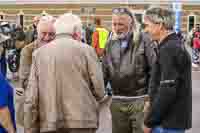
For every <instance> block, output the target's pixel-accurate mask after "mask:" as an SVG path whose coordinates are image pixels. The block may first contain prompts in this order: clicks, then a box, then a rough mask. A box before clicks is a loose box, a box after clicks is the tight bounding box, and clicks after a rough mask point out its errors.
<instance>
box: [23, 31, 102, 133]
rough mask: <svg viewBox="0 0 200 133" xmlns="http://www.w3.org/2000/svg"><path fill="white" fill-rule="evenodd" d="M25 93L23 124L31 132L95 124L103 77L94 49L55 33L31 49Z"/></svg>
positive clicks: (86, 126)
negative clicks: (51, 37) (50, 39)
mask: <svg viewBox="0 0 200 133" xmlns="http://www.w3.org/2000/svg"><path fill="white" fill-rule="evenodd" d="M25 97H26V98H25V116H24V117H25V118H24V126H25V129H30V131H31V133H38V131H37V130H38V129H40V132H47V131H55V130H56V129H57V128H97V127H98V113H99V101H100V100H101V99H102V98H103V97H104V81H103V74H102V69H101V65H100V63H99V62H98V58H97V55H96V54H95V51H94V49H93V48H92V47H90V46H88V45H86V44H83V43H81V42H78V41H75V40H73V39H72V38H71V37H69V36H67V35H65V34H62V35H58V36H57V38H56V39H55V40H54V41H52V42H51V43H50V44H47V45H45V46H43V47H41V48H40V49H38V50H37V51H35V52H34V56H33V65H32V68H31V74H30V78H29V84H28V87H27V90H26V91H25ZM37 124H38V125H37Z"/></svg>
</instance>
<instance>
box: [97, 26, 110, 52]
mask: <svg viewBox="0 0 200 133" xmlns="http://www.w3.org/2000/svg"><path fill="white" fill-rule="evenodd" d="M96 30H97V31H98V33H99V48H102V49H104V48H105V47H106V41H107V39H108V35H109V31H107V30H106V29H105V28H96Z"/></svg>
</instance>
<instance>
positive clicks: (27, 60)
mask: <svg viewBox="0 0 200 133" xmlns="http://www.w3.org/2000/svg"><path fill="white" fill-rule="evenodd" d="M37 47H38V45H37V42H36V41H34V42H32V43H30V44H28V45H27V46H25V47H24V48H23V49H22V51H21V57H20V69H19V77H20V82H21V86H22V88H24V89H25V88H26V86H27V80H28V77H29V74H30V69H31V64H32V53H33V51H34V50H35V49H36V48H37Z"/></svg>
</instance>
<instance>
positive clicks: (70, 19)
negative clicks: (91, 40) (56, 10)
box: [55, 13, 82, 34]
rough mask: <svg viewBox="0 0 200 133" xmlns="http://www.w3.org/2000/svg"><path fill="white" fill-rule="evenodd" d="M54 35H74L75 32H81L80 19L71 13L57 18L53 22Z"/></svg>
mask: <svg viewBox="0 0 200 133" xmlns="http://www.w3.org/2000/svg"><path fill="white" fill-rule="evenodd" d="M55 29H56V34H62V33H67V34H74V33H76V32H81V30H82V22H81V19H80V17H78V16H77V15H74V14H72V13H65V14H63V15H61V16H60V17H58V19H57V20H56V22H55Z"/></svg>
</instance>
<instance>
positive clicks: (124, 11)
mask: <svg viewBox="0 0 200 133" xmlns="http://www.w3.org/2000/svg"><path fill="white" fill-rule="evenodd" d="M112 13H113V14H127V15H128V16H130V17H131V18H132V19H133V14H132V13H131V12H130V11H129V10H128V9H127V8H114V9H113V10H112Z"/></svg>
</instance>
